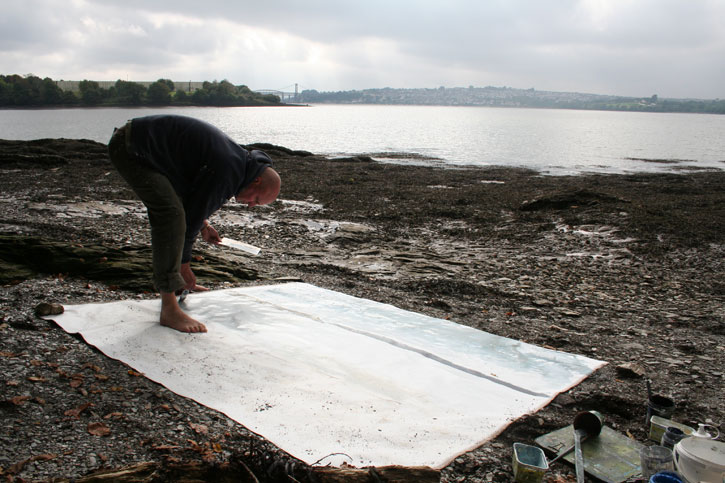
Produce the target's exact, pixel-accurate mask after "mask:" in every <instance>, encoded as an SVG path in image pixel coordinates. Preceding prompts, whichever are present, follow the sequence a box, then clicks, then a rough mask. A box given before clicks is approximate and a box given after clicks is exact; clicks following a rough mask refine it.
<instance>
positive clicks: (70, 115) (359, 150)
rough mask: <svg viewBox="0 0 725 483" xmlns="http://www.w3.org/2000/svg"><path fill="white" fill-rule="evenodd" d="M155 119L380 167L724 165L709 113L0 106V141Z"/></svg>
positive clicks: (723, 143) (724, 139)
mask: <svg viewBox="0 0 725 483" xmlns="http://www.w3.org/2000/svg"><path fill="white" fill-rule="evenodd" d="M158 113H175V114H184V115H188V116H193V117H197V118H200V119H203V120H206V121H208V122H210V123H212V124H214V125H216V126H218V127H219V128H221V129H222V130H223V131H225V132H226V133H227V134H229V135H230V136H231V137H232V138H233V139H235V140H236V141H237V142H239V143H241V144H251V143H255V142H264V143H271V144H276V145H279V146H285V147H287V148H290V149H296V150H305V151H311V152H314V153H316V154H323V155H328V156H349V155H358V154H366V155H372V156H373V157H374V158H375V159H377V160H380V161H381V162H397V163H401V162H405V163H417V164H420V163H435V164H447V165H479V166H486V165H502V166H519V167H528V168H533V169H536V170H538V171H540V172H541V173H543V174H551V175H565V174H579V173H583V172H599V173H627V172H660V171H674V172H681V171H687V170H691V169H693V168H694V169H698V168H718V169H725V116H718V115H708V114H666V113H641V112H611V111H575V110H564V109H512V108H488V107H452V106H386V105H314V106H303V107H289V106H285V107H232V108H212V107H186V108H136V109H125V108H93V109H39V110H16V109H9V110H0V139H22V140H29V139H40V138H70V139H91V140H94V141H99V142H104V143H105V142H107V141H108V139H109V138H110V136H111V133H112V131H113V128H114V127H115V126H120V125H122V124H123V123H124V122H125V121H126V120H128V119H130V118H133V117H138V116H144V115H148V114H158ZM402 153H411V154H413V155H414V156H413V157H403V156H400V154H402Z"/></svg>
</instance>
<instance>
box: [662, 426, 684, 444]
mask: <svg viewBox="0 0 725 483" xmlns="http://www.w3.org/2000/svg"><path fill="white" fill-rule="evenodd" d="M684 437H685V432H684V431H682V430H681V429H679V428H675V427H673V426H668V427H667V429H666V430H665V434H663V435H662V442H661V443H660V444H661V445H662V446H664V447H665V448H669V449H673V448H674V447H675V445H676V444H677V443H679V442H680V440H681V439H682V438H684Z"/></svg>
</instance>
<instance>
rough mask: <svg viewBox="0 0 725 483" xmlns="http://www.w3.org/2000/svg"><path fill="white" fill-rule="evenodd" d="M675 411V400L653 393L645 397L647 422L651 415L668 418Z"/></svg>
mask: <svg viewBox="0 0 725 483" xmlns="http://www.w3.org/2000/svg"><path fill="white" fill-rule="evenodd" d="M674 412H675V401H673V400H672V399H670V398H668V397H665V396H660V395H657V394H654V395H652V396H650V397H649V398H648V399H647V420H646V421H647V424H649V422H650V419H651V418H652V416H659V417H661V418H665V419H669V418H671V417H672V414H673V413H674Z"/></svg>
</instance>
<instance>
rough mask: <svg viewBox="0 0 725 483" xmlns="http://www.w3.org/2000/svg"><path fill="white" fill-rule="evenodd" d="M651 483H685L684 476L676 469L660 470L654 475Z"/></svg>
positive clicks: (650, 480)
mask: <svg viewBox="0 0 725 483" xmlns="http://www.w3.org/2000/svg"><path fill="white" fill-rule="evenodd" d="M649 483H684V482H683V481H682V477H681V476H680V475H679V474H677V473H675V472H674V471H660V472H657V473H655V474H654V475H652V476H651V477H650V479H649Z"/></svg>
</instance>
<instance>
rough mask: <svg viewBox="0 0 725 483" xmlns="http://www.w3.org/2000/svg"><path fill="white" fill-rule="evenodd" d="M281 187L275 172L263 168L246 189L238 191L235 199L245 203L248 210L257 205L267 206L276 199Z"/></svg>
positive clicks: (279, 179) (280, 180)
mask: <svg viewBox="0 0 725 483" xmlns="http://www.w3.org/2000/svg"><path fill="white" fill-rule="evenodd" d="M281 187H282V179H281V178H280V177H279V174H278V173H277V171H275V170H273V169H272V168H269V167H267V168H265V169H264V171H262V173H261V174H260V175H259V176H257V177H256V178H255V179H254V181H252V182H251V183H250V184H249V185H248V186H247V187H246V188H244V189H243V190H242V191H240V192H239V193H238V194H237V196H235V199H236V200H237V201H238V202H239V203H246V204H247V205H248V206H249V207H250V208H251V207H253V206H257V205H268V204H270V203H272V202H273V201H274V200H276V199H277V196H279V190H280V188H281Z"/></svg>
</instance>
